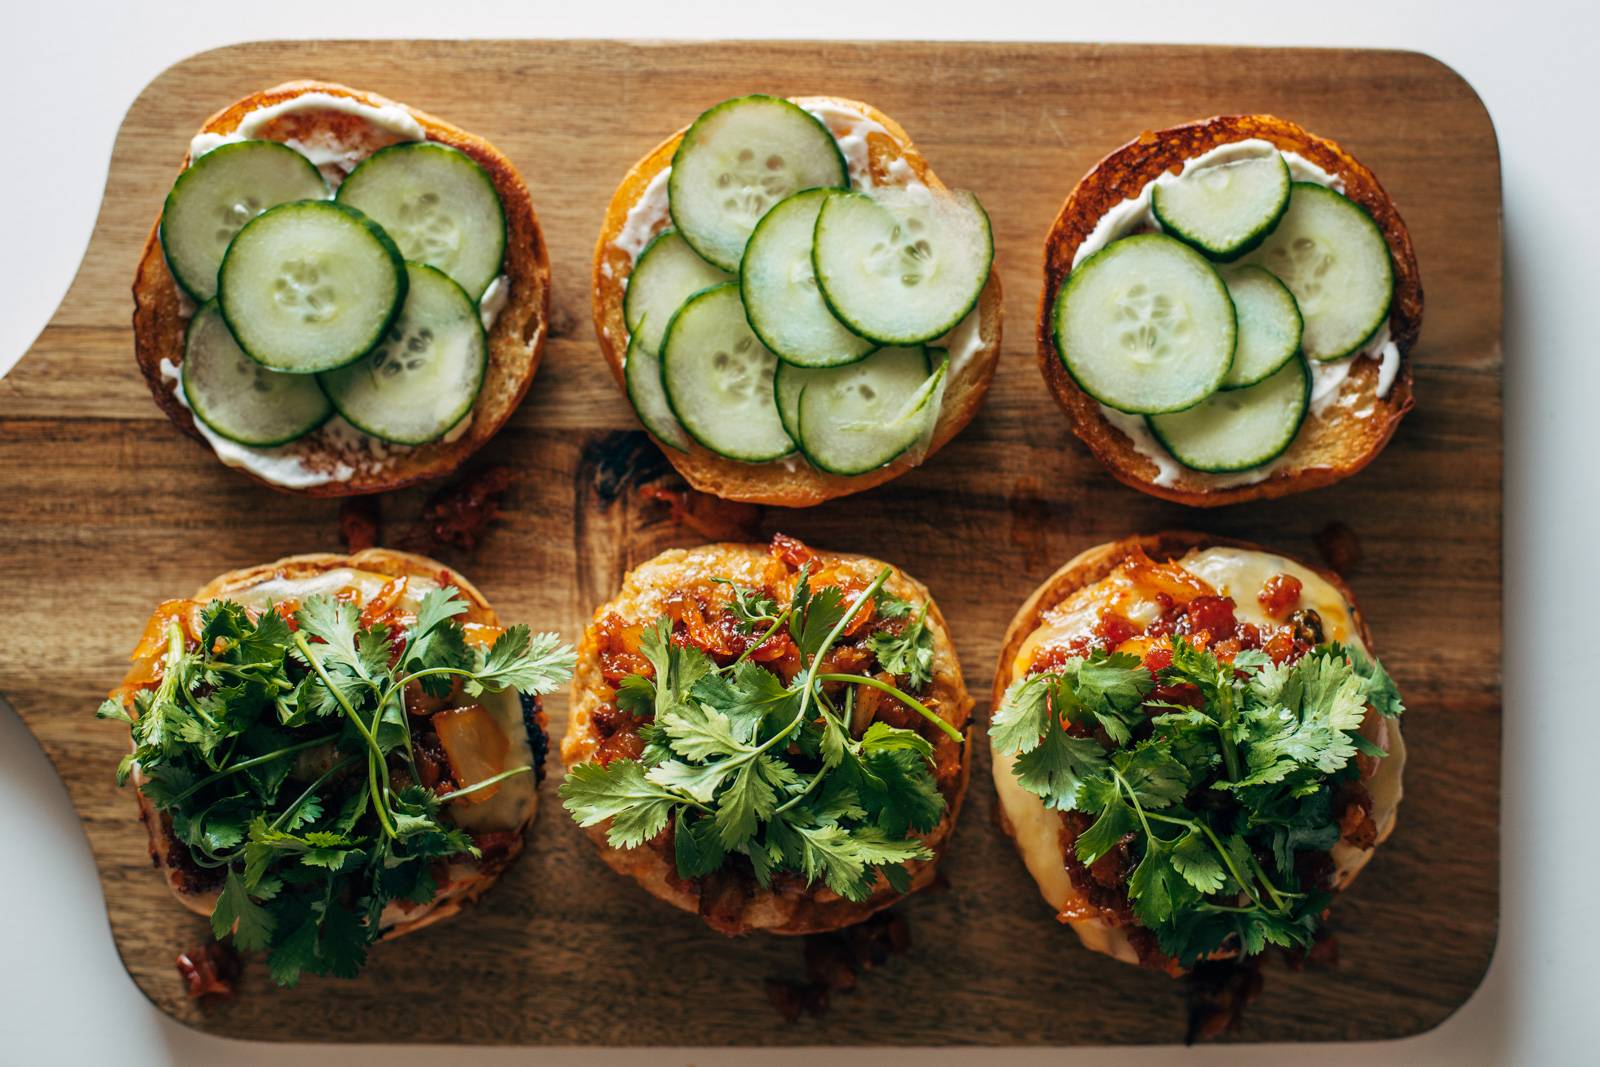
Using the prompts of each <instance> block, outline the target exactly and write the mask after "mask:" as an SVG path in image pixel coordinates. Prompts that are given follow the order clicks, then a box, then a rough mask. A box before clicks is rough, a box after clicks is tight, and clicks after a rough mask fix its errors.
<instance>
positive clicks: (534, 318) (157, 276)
mask: <svg viewBox="0 0 1600 1067" xmlns="http://www.w3.org/2000/svg"><path fill="white" fill-rule="evenodd" d="M313 92H315V93H327V94H329V95H331V96H342V97H347V98H349V99H351V100H356V101H359V102H361V103H364V104H369V105H372V106H374V107H398V108H401V109H402V110H404V111H406V112H408V113H409V114H410V115H411V117H412V118H414V119H416V120H417V122H418V124H420V125H421V126H422V128H423V130H424V131H426V133H427V136H428V140H430V141H437V142H438V143H440V144H444V145H449V146H450V147H452V148H456V149H459V150H460V151H462V152H464V153H466V154H467V155H469V156H471V157H472V158H473V159H474V160H475V161H477V163H478V164H479V165H480V166H482V167H483V169H484V170H485V171H487V172H488V174H489V177H490V178H491V179H492V180H493V181H494V187H495V191H496V192H498V193H499V194H500V203H501V205H502V207H503V209H504V211H505V216H506V253H505V263H504V264H503V266H502V267H501V270H502V272H503V273H504V274H505V275H506V277H507V279H508V280H509V282H510V286H509V289H510V297H509V300H508V302H507V303H506V306H505V307H504V308H503V309H501V311H500V313H499V315H498V316H496V318H495V322H494V328H493V329H491V330H490V331H489V371H488V375H487V376H486V377H485V379H484V383H483V391H482V392H481V393H480V394H479V395H478V400H477V403H476V404H475V405H474V406H473V409H472V424H471V425H470V426H469V427H468V428H467V431H466V432H465V433H463V434H462V435H461V436H460V437H458V438H456V439H455V440H454V441H435V442H433V443H431V444H426V445H421V446H418V447H416V448H412V449H395V450H392V451H393V455H392V456H391V457H390V458H389V459H388V461H387V462H386V463H385V465H384V466H383V468H382V469H361V468H358V469H357V471H356V473H355V475H354V476H353V477H351V478H349V479H347V480H343V481H337V480H336V481H329V482H324V483H323V484H321V485H312V486H307V487H305V488H299V489H286V488H284V487H283V486H280V485H276V484H274V483H272V482H268V481H265V480H264V479H261V478H256V476H255V475H254V474H250V472H248V471H245V472H244V473H246V474H250V477H252V478H256V480H257V481H259V482H261V483H262V484H263V485H266V486H269V487H271V488H273V489H277V490H279V491H281V492H294V493H302V494H305V495H307V496H356V495H359V494H363V493H381V492H385V491H387V490H390V489H399V488H401V487H402V486H407V485H411V484H413V483H415V482H420V481H425V480H427V479H429V478H441V477H444V476H445V475H447V474H449V473H450V472H451V471H453V470H455V469H456V468H457V467H459V466H460V465H461V464H462V462H464V461H465V460H466V458H467V457H468V456H470V455H472V453H474V452H476V451H477V450H478V449H479V448H480V447H482V446H483V445H484V444H485V443H486V442H487V441H488V440H489V438H491V437H493V436H494V435H495V432H496V431H498V430H499V429H500V427H501V426H502V425H503V424H504V423H505V421H506V419H507V418H509V417H510V415H511V413H512V412H513V411H515V410H516V407H517V404H518V403H520V402H521V400H522V397H523V395H524V394H525V393H527V391H528V385H529V383H531V382H532V381H533V375H534V372H535V371H537V370H538V368H539V358H540V356H541V355H542V354H543V352H544V341H545V335H546V333H548V326H547V324H548V323H549V320H550V258H549V254H548V252H547V250H546V248H545V244H544V235H543V234H542V233H541V232H540V229H539V219H538V217H537V216H536V215H535V214H534V212H533V202H532V201H531V200H530V199H529V198H528V187H527V186H526V185H525V184H524V183H523V181H522V176H521V175H520V174H518V173H517V169H516V167H514V166H512V164H511V161H510V160H509V159H507V158H506V157H505V156H504V155H502V154H501V153H500V152H499V150H498V149H496V148H495V147H494V146H493V145H491V144H490V143H489V142H488V141H485V140H483V139H482V138H481V137H476V136H474V135H473V134H470V133H468V132H466V131H465V130H462V129H459V128H457V127H455V126H452V125H451V124H450V123H448V122H445V121H444V120H443V119H439V118H436V117H434V116H433V115H429V114H427V113H426V112H423V111H418V110H416V109H415V108H412V107H407V106H406V105H404V104H399V103H396V102H395V101H393V100H389V99H387V98H385V97H382V96H379V95H377V94H376V93H368V92H363V91H361V90H359V89H351V88H349V87H347V86H343V85H338V84H335V83H333V82H319V81H293V82H285V83H284V84H283V85H279V86H275V87H273V88H271V89H266V90H263V91H261V92H258V93H253V94H251V95H250V96H247V97H245V98H244V99H242V100H238V101H235V102H234V103H232V104H229V105H228V106H227V107H225V108H223V109H222V110H221V111H219V112H217V113H216V114H215V115H212V116H211V117H210V118H209V119H207V120H206V121H205V124H204V125H202V126H201V127H200V129H201V132H207V133H231V132H232V131H233V130H235V129H236V128H238V125H239V123H240V121H241V120H242V119H243V118H244V116H245V115H246V114H248V113H249V112H251V111H254V110H256V109H257V108H261V107H265V106H269V105H272V104H277V103H281V102H282V101H285V100H289V99H292V98H293V97H296V96H300V95H301V94H303V93H313ZM317 121H318V123H319V124H320V126H321V128H325V129H337V128H339V127H340V126H342V125H345V124H348V123H360V122H361V120H360V119H356V118H353V117H351V116H346V115H342V114H340V113H337V112H329V113H327V114H326V115H325V116H324V115H318V116H317ZM188 165H189V157H188V155H187V154H185V156H184V159H183V167H187V166H188ZM182 169H183V168H182V167H180V168H179V170H180V172H181V170H182ZM160 226H161V219H160V216H157V218H156V221H155V223H154V224H153V225H152V226H151V227H150V236H149V237H147V238H146V239H145V244H144V253H143V255H142V256H141V258H140V260H139V267H138V270H137V271H136V272H135V275H134V281H133V340H134V353H135V356H136V358H137V359H138V362H139V370H140V371H141V372H142V373H143V374H144V377H145V381H146V382H147V383H148V384H149V386H150V392H151V394H152V395H154V397H155V399H156V403H157V404H159V405H160V407H161V410H162V411H164V412H166V413H167V417H168V418H170V419H171V420H172V421H173V423H175V424H176V425H177V426H178V428H179V429H181V430H183V431H184V432H185V433H187V434H189V435H190V436H191V437H193V438H195V439H196V440H198V441H200V442H201V443H202V444H204V443H205V439H204V438H203V437H201V436H200V432H199V431H198V430H196V429H195V425H194V418H193V416H191V415H190V414H189V411H188V409H187V408H185V407H184V406H183V405H182V404H180V403H179V402H178V400H177V398H176V397H175V396H174V395H173V387H172V383H171V382H170V381H168V380H166V379H163V378H162V376H161V361H162V359H163V358H165V359H167V360H168V361H170V362H172V363H180V362H181V361H182V359H183V336H184V329H185V328H186V327H187V325H188V319H187V318H186V317H185V316H184V314H183V306H184V301H185V299H186V298H185V297H182V296H181V295H180V292H179V289H178V283H177V281H176V280H175V279H174V278H173V277H172V273H171V272H170V271H169V270H168V269H167V262H166V257H165V256H164V255H162V252H161V239H160V236H159V232H160Z"/></svg>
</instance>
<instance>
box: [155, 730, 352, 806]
mask: <svg viewBox="0 0 1600 1067" xmlns="http://www.w3.org/2000/svg"><path fill="white" fill-rule="evenodd" d="M337 737H338V735H337V734H326V735H324V736H322V737H313V738H312V739H311V740H309V741H301V742H299V743H297V744H293V745H286V746H285V747H283V748H280V749H277V750H276V751H273V752H267V753H265V754H263V755H260V756H252V757H250V758H249V759H246V760H240V761H239V762H238V763H235V764H234V765H233V766H232V767H229V768H227V769H226V770H221V771H218V772H217V773H216V774H208V775H206V776H205V777H204V778H202V779H200V780H199V781H198V782H196V783H195V784H194V785H191V786H190V787H189V788H188V789H185V790H184V791H183V792H181V793H179V794H178V795H177V796H176V797H174V798H173V799H172V803H170V804H167V805H164V808H174V807H177V806H178V805H179V804H181V803H183V802H184V801H185V800H188V799H189V798H190V797H192V796H193V795H194V794H196V793H198V792H199V791H200V790H202V789H204V788H205V787H206V786H208V785H210V784H211V783H213V782H217V781H220V780H222V779H223V778H226V777H228V776H229V775H230V774H237V773H239V772H240V771H243V770H249V769H250V768H251V767H259V766H261V765H262V764H263V763H271V762H272V761H273V760H278V759H282V758H283V757H284V756H289V755H293V754H294V753H296V752H301V751H304V750H305V749H308V748H315V747H316V746H318V745H326V744H330V743H331V742H333V741H334V740H335V739H336V738H337Z"/></svg>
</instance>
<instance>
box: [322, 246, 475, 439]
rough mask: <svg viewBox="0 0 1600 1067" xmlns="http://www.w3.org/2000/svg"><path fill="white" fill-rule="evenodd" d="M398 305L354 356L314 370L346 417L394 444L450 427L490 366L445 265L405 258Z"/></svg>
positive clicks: (470, 311) (467, 300) (467, 303)
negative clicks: (379, 336)
mask: <svg viewBox="0 0 1600 1067" xmlns="http://www.w3.org/2000/svg"><path fill="white" fill-rule="evenodd" d="M406 274H407V276H408V285H407V288H406V302H405V306H404V307H403V308H402V309H401V311H400V316H399V317H398V318H397V319H395V320H394V323H393V324H392V325H391V326H390V327H389V329H388V332H387V333H386V334H385V335H384V338H383V340H382V341H381V342H380V343H379V344H378V346H377V347H376V348H374V349H372V350H371V351H370V352H368V353H367V355H366V356H365V357H364V358H362V359H361V360H360V361H359V362H357V363H353V364H351V365H350V366H348V367H341V368H340V369H338V370H333V371H328V372H326V373H324V374H321V375H319V376H318V380H319V381H321V383H322V388H323V390H324V391H325V392H326V393H327V394H328V399H329V400H330V401H332V402H333V406H334V407H335V408H337V409H338V411H339V414H340V415H343V416H344V418H345V421H346V422H348V423H350V425H352V426H354V427H356V428H357V429H358V430H362V431H364V432H366V433H369V434H371V435H372V436H374V437H377V438H380V439H382V440H384V441H390V442H392V443H394V444H398V445H420V444H424V443H426V442H428V441H432V440H435V439H437V438H440V437H443V436H444V435H445V434H447V433H449V432H450V430H451V429H453V428H454V427H455V425H456V424H457V423H459V422H460V421H461V420H462V419H464V418H466V415H467V412H469V411H471V410H472V405H473V402H474V401H476V400H477V399H478V392H479V390H481V389H482V388H483V377H484V374H485V372H486V371H487V370H488V366H489V342H488V340H487V338H486V337H485V335H484V332H483V321H482V319H480V318H479V317H478V306H477V303H476V301H474V300H473V299H472V298H471V297H469V296H468V295H467V293H466V290H464V289H462V288H461V286H460V285H458V284H456V282H455V281H454V280H453V279H452V278H451V277H450V276H449V275H448V274H446V273H444V272H443V271H441V270H439V269H438V268H436V267H430V266H428V265H427V264H425V263H407V264H406Z"/></svg>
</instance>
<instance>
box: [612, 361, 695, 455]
mask: <svg viewBox="0 0 1600 1067" xmlns="http://www.w3.org/2000/svg"><path fill="white" fill-rule="evenodd" d="M641 336H642V334H639V333H635V334H634V335H633V336H632V337H631V338H630V339H629V340H628V354H627V356H626V357H624V358H623V361H622V380H623V381H624V382H625V383H626V384H627V387H628V403H630V404H632V405H633V412H634V414H635V415H638V416H639V421H640V422H642V423H644V428H645V429H647V430H649V431H650V433H651V434H652V435H654V437H655V439H656V440H658V441H660V442H661V443H662V444H664V445H667V446H669V447H671V448H676V449H677V450H678V451H679V452H687V451H689V435H688V434H686V433H684V432H683V427H682V426H681V425H679V424H678V420H677V418H676V417H675V416H674V415H673V414H672V405H671V404H668V403H667V394H666V393H665V392H664V391H663V390H662V388H661V361H660V360H659V359H657V358H656V357H655V356H654V355H653V354H651V352H650V350H649V349H647V348H645V347H644V345H643V343H641V341H640V338H641Z"/></svg>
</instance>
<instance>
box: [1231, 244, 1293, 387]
mask: <svg viewBox="0 0 1600 1067" xmlns="http://www.w3.org/2000/svg"><path fill="white" fill-rule="evenodd" d="M1222 280H1223V281H1224V282H1225V283H1226V284H1227V286H1228V296H1229V298H1230V299H1232V300H1233V311H1234V315H1235V317H1236V318H1237V319H1238V320H1239V342H1238V344H1237V345H1236V346H1235V347H1234V350H1233V366H1232V367H1230V368H1229V369H1228V377H1227V378H1226V379H1224V381H1223V383H1222V388H1224V389H1242V388H1244V387H1245V386H1247V385H1254V384H1256V383H1257V382H1259V381H1261V380H1263V379H1265V378H1267V377H1268V376H1270V375H1271V374H1272V373H1273V372H1274V371H1276V370H1277V369H1278V368H1279V367H1281V366H1283V365H1284V364H1285V363H1287V362H1289V361H1290V360H1291V359H1293V358H1294V357H1295V353H1297V352H1299V351H1300V330H1301V321H1300V308H1299V306H1298V305H1296V304H1295V302H1294V294H1292V293H1290V292H1289V290H1288V288H1287V287H1285V286H1284V284H1283V283H1282V282H1280V281H1279V280H1278V279H1277V278H1276V277H1274V276H1273V274H1272V272H1271V271H1267V270H1263V269H1261V268H1260V267H1251V266H1246V267H1236V268H1234V269H1233V270H1228V271H1224V272H1223V275H1222Z"/></svg>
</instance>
